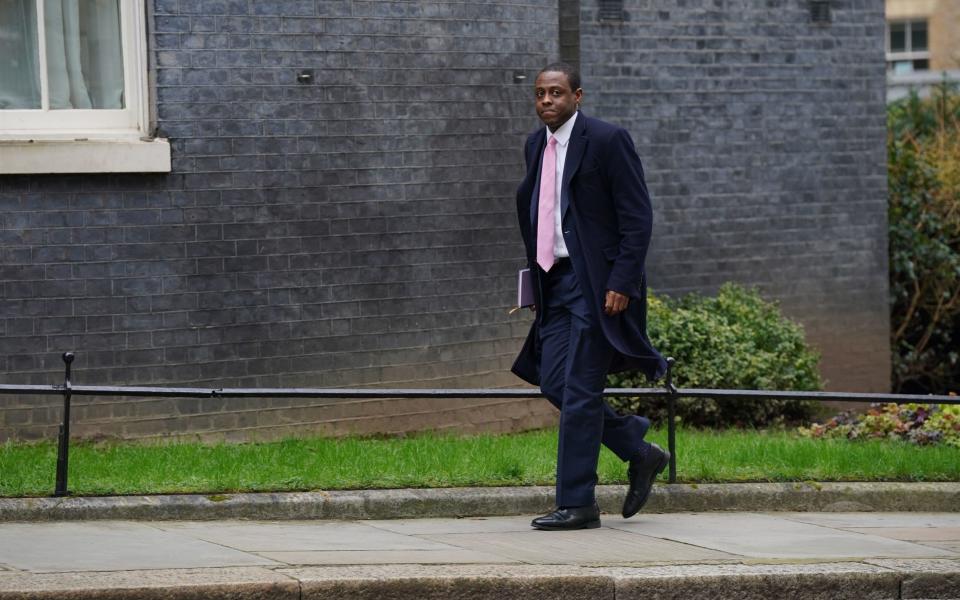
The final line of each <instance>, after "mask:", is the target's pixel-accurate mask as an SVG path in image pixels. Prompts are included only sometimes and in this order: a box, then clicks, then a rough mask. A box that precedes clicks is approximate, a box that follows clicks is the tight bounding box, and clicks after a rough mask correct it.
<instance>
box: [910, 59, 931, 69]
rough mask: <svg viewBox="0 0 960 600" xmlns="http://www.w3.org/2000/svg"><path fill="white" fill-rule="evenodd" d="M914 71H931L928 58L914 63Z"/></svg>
mask: <svg viewBox="0 0 960 600" xmlns="http://www.w3.org/2000/svg"><path fill="white" fill-rule="evenodd" d="M913 70H914V71H929V70H930V61H929V60H928V59H926V58H918V59H917V60H915V61H913Z"/></svg>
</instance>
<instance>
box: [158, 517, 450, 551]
mask: <svg viewBox="0 0 960 600" xmlns="http://www.w3.org/2000/svg"><path fill="white" fill-rule="evenodd" d="M154 526H155V527H157V528H158V529H162V530H164V531H170V532H176V533H177V534H179V535H182V536H186V537H191V538H195V539H198V540H203V541H205V542H212V543H215V544H219V545H222V546H225V547H228V548H233V549H236V550H242V551H244V552H258V553H259V552H279V551H289V550H297V551H303V550H341V551H343V550H346V551H349V550H365V551H370V550H452V549H453V548H451V547H450V546H447V545H444V544H440V543H436V542H431V541H429V540H425V539H421V538H418V537H414V536H409V535H401V534H399V533H393V532H390V531H386V530H384V529H378V528H375V527H370V526H369V525H366V524H364V523H343V522H337V521H326V522H317V521H294V522H284V523H270V522H259V523H244V522H241V521H226V522H210V521H199V522H186V523H176V522H173V523H170V522H161V523H155V524H154Z"/></svg>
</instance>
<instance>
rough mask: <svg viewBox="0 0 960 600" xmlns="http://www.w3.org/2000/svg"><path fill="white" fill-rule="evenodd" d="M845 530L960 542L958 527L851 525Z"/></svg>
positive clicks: (927, 540) (918, 540)
mask: <svg viewBox="0 0 960 600" xmlns="http://www.w3.org/2000/svg"><path fill="white" fill-rule="evenodd" d="M845 531H855V532H857V533H865V534H867V535H879V536H882V537H885V538H890V539H894V540H905V541H909V542H960V527H852V528H849V529H845Z"/></svg>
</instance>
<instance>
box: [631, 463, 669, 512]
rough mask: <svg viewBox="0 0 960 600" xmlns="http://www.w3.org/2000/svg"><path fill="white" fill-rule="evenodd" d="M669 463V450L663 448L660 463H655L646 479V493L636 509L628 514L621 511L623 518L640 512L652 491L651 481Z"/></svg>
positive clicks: (655, 478)
mask: <svg viewBox="0 0 960 600" xmlns="http://www.w3.org/2000/svg"><path fill="white" fill-rule="evenodd" d="M669 464H670V452H668V451H667V450H664V451H663V459H662V460H661V461H660V464H659V465H657V468H656V469H654V470H653V475H652V476H651V477H650V479H649V481H647V494H646V495H645V496H644V497H643V498H642V499H641V500H640V504H639V505H637V510H635V511H633V512H632V513H630V514H627V513H623V518H624V519H629V518H630V517H632V516H633V515H635V514H637V513H638V512H640V511H641V510H642V509H643V507H644V506H646V504H647V500H649V499H650V493H651V492H652V491H653V482H654V481H656V480H657V477H659V476H660V473H663V471H664V470H665V469H666V468H667V465H669Z"/></svg>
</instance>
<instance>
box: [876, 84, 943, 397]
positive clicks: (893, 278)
mask: <svg viewBox="0 0 960 600" xmlns="http://www.w3.org/2000/svg"><path fill="white" fill-rule="evenodd" d="M887 130H888V134H887V162H888V170H887V179H888V182H889V228H890V303H891V311H890V315H891V317H890V319H891V332H892V338H891V346H892V349H893V389H894V390H895V391H897V392H912V393H923V392H927V393H935V394H944V393H947V392H949V391H951V390H960V351H958V349H960V94H957V93H956V92H955V91H953V90H951V89H950V88H949V87H948V86H947V85H946V84H943V85H940V86H937V89H936V90H935V91H934V93H933V94H932V95H931V97H930V98H929V99H926V100H921V99H920V98H918V97H917V96H915V95H914V96H912V97H910V98H907V99H905V100H903V101H901V102H898V103H895V104H892V105H890V107H889V109H888V119H887Z"/></svg>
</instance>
